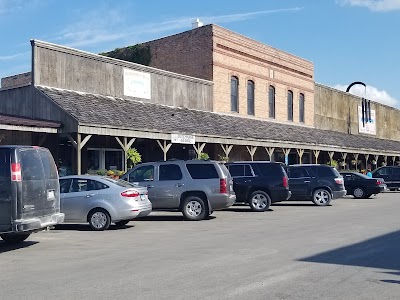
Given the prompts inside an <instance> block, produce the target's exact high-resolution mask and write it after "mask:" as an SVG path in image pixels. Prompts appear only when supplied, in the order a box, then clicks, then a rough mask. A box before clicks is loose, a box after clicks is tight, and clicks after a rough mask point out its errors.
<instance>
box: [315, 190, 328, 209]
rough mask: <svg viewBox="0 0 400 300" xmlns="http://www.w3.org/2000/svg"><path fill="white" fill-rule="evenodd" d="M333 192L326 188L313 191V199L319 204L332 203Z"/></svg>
mask: <svg viewBox="0 0 400 300" xmlns="http://www.w3.org/2000/svg"><path fill="white" fill-rule="evenodd" d="M331 200H332V196H331V193H330V192H329V191H327V190H325V189H317V190H315V191H314V193H313V198H312V201H313V202H314V204H315V205H318V206H327V205H329V203H331Z"/></svg>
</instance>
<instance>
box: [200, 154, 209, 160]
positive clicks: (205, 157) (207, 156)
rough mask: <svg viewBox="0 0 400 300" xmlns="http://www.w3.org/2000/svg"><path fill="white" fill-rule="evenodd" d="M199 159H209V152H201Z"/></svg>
mask: <svg viewBox="0 0 400 300" xmlns="http://www.w3.org/2000/svg"><path fill="white" fill-rule="evenodd" d="M198 159H200V160H209V159H210V156H209V155H208V153H205V152H201V153H200V155H199V158H198Z"/></svg>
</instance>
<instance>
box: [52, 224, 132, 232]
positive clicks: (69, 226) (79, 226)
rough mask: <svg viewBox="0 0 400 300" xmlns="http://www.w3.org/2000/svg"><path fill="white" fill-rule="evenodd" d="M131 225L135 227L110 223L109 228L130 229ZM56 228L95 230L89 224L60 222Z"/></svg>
mask: <svg viewBox="0 0 400 300" xmlns="http://www.w3.org/2000/svg"><path fill="white" fill-rule="evenodd" d="M131 227H134V225H131V224H127V225H124V226H119V227H118V226H115V225H110V227H109V228H108V229H107V230H124V229H129V228H131ZM54 229H55V230H75V231H94V230H93V229H92V228H90V226H89V225H87V224H59V225H56V226H55V227H54Z"/></svg>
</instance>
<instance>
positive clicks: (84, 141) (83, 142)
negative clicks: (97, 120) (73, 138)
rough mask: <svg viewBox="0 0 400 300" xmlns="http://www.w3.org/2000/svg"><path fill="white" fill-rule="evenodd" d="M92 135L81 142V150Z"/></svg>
mask: <svg viewBox="0 0 400 300" xmlns="http://www.w3.org/2000/svg"><path fill="white" fill-rule="evenodd" d="M91 137H92V135H91V134H89V135H87V136H86V137H85V138H84V139H83V141H82V142H81V146H80V147H81V150H82V148H83V147H85V145H86V143H87V142H88V141H89V140H90V138H91Z"/></svg>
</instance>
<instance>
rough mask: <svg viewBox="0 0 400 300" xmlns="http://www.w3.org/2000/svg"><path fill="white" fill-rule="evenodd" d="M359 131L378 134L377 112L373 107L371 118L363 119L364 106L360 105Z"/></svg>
mask: <svg viewBox="0 0 400 300" xmlns="http://www.w3.org/2000/svg"><path fill="white" fill-rule="evenodd" d="M358 132H359V133H366V134H373V135H376V113H375V110H374V109H371V120H369V121H367V120H364V124H363V120H362V107H361V106H359V107H358Z"/></svg>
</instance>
